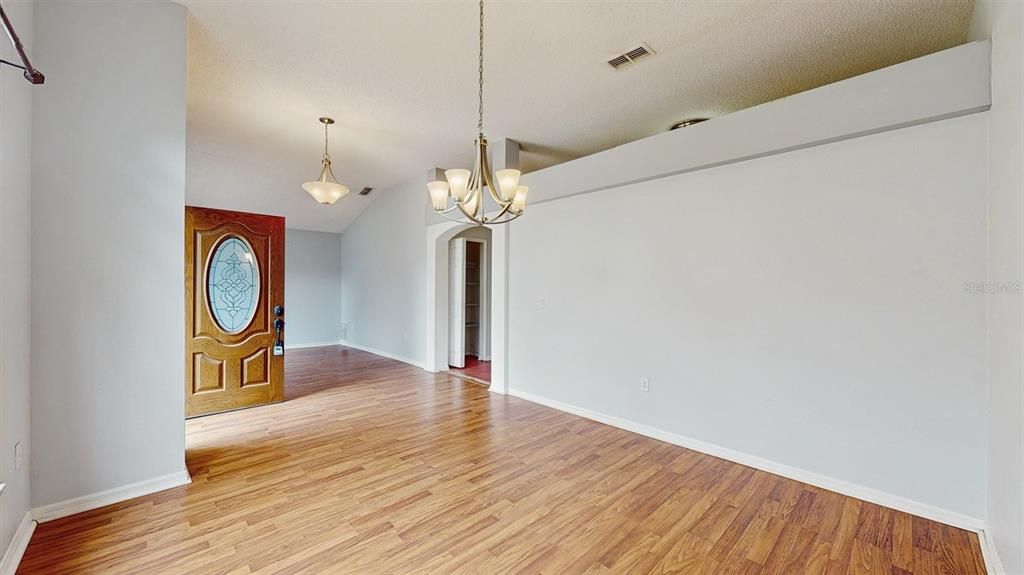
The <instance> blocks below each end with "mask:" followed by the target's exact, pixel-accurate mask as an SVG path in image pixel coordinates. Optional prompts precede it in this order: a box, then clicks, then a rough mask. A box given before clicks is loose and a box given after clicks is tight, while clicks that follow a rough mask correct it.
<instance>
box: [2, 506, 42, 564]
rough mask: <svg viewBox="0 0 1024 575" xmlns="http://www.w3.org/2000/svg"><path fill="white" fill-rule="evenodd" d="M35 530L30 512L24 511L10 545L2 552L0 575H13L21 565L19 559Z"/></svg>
mask: <svg viewBox="0 0 1024 575" xmlns="http://www.w3.org/2000/svg"><path fill="white" fill-rule="evenodd" d="M35 530H36V522H35V521H33V520H32V512H31V511H26V512H25V516H24V517H22V518H21V523H19V524H18V530H17V531H15V532H14V538H13V539H11V544H10V545H8V546H7V551H5V552H4V558H3V560H0V575H14V573H15V571H17V570H18V565H19V564H20V563H21V557H22V556H23V555H24V554H25V550H26V549H28V542H29V541H30V540H31V539H32V533H33V532H34V531H35Z"/></svg>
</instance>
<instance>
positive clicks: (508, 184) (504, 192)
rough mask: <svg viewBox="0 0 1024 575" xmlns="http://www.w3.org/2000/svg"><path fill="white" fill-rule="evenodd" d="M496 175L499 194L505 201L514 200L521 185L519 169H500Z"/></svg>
mask: <svg viewBox="0 0 1024 575" xmlns="http://www.w3.org/2000/svg"><path fill="white" fill-rule="evenodd" d="M494 176H495V177H496V178H498V196H500V197H501V200H502V201H504V202H509V201H512V198H513V197H514V196H515V195H516V186H518V185H519V176H520V172H519V170H498V171H497V172H494Z"/></svg>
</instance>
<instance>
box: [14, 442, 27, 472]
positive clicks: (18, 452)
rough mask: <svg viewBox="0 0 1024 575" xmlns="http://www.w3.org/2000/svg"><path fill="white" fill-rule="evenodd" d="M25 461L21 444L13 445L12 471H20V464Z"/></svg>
mask: <svg viewBox="0 0 1024 575" xmlns="http://www.w3.org/2000/svg"><path fill="white" fill-rule="evenodd" d="M24 460H25V450H24V449H22V447H21V442H20V441H19V442H18V443H15V444H14V470H15V471H17V470H19V469H21V464H22V462H23V461H24Z"/></svg>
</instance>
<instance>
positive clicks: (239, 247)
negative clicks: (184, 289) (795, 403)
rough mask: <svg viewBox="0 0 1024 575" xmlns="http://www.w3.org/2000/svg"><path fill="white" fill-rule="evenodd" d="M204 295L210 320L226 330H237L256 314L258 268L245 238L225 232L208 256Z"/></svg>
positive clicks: (242, 327) (254, 256) (241, 328)
mask: <svg viewBox="0 0 1024 575" xmlns="http://www.w3.org/2000/svg"><path fill="white" fill-rule="evenodd" d="M206 297H207V302H208V303H209V305H210V313H211V314H213V320H214V321H216V322H217V325H219V326H220V328H221V329H223V330H224V331H226V332H228V333H239V332H240V331H242V330H243V329H245V328H246V327H247V326H248V325H249V322H251V321H252V318H253V316H254V315H256V308H257V307H258V306H259V302H260V268H259V265H258V264H257V263H256V255H255V254H254V253H253V250H252V246H250V245H249V242H247V241H245V238H241V237H239V236H228V237H226V238H225V239H224V240H222V241H221V243H220V245H218V246H217V247H216V248H215V249H214V250H213V254H212V255H211V256H210V265H209V267H208V268H207V271H206Z"/></svg>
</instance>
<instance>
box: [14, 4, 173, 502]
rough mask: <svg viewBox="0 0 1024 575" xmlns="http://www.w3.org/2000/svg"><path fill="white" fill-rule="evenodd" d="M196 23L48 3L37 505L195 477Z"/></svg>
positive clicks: (39, 125)
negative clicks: (189, 407)
mask: <svg viewBox="0 0 1024 575" xmlns="http://www.w3.org/2000/svg"><path fill="white" fill-rule="evenodd" d="M185 16H186V10H185V8H184V7H183V6H181V5H179V4H174V3H171V2H158V3H154V2H40V3H38V4H37V5H36V11H35V38H36V42H35V45H34V54H33V61H34V63H36V65H38V66H39V68H40V69H41V70H43V71H44V72H45V74H46V85H45V87H44V88H42V89H39V90H38V91H36V92H35V93H34V96H35V99H34V100H33V106H34V116H33V122H34V123H33V142H32V348H33V350H34V353H33V355H32V444H33V457H32V502H33V506H39V505H45V504H51V503H55V502H60V501H64V500H67V499H71V498H74V497H79V496H83V495H87V494H94V493H97V492H100V491H104V490H107V489H112V488H117V487H122V486H125V485H129V484H132V483H135V482H139V481H144V480H151V479H154V478H157V477H162V476H167V475H171V474H174V473H180V472H182V471H183V470H184V464H185V462H184V448H185V445H184V441H185V423H184V389H183V385H182V382H183V380H184V371H183V370H184V361H183V351H182V350H183V345H184V321H183V318H184V313H185V311H184V299H185V295H184V286H183V282H182V270H183V269H184V254H183V250H182V229H183V227H182V226H183V221H184V198H185V196H184V192H185V189H184V188H185V37H186V36H185ZM6 73H7V71H6V70H5V74H6ZM14 75H15V76H16V75H17V74H14Z"/></svg>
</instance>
